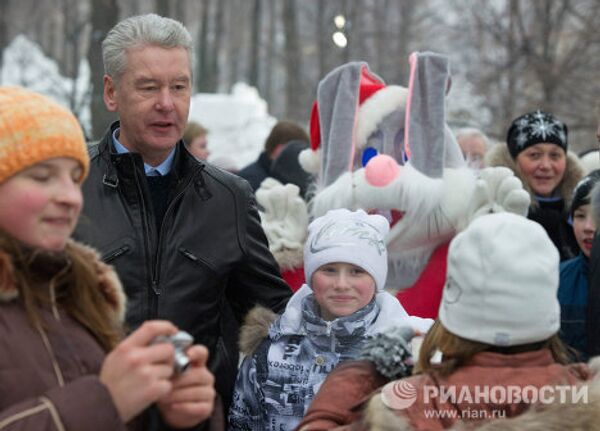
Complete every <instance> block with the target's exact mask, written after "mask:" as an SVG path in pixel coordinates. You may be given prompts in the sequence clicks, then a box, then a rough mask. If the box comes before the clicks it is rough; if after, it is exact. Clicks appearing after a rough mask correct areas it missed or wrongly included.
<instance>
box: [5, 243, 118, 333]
mask: <svg viewBox="0 0 600 431" xmlns="http://www.w3.org/2000/svg"><path fill="white" fill-rule="evenodd" d="M2 240H3V239H2V237H1V236H0V303H2V302H9V301H13V300H15V299H16V298H17V297H18V296H19V291H18V289H17V286H16V282H15V273H14V271H15V268H14V265H13V259H12V257H11V256H10V254H9V253H8V252H7V251H6V249H5V248H4V247H2ZM65 250H66V252H67V254H70V255H77V256H80V257H81V260H83V261H86V262H93V266H94V268H95V269H96V274H97V277H98V288H99V289H100V291H101V292H102V294H103V295H104V297H105V298H106V301H107V303H108V304H109V306H110V307H109V308H110V309H111V310H112V311H113V312H114V314H113V316H110V317H111V318H115V319H117V320H118V321H119V322H123V320H124V317H125V303H126V299H125V293H124V292H123V287H122V285H121V282H120V280H119V277H118V276H117V273H116V272H115V271H114V270H113V268H112V267H111V266H109V265H107V264H105V263H104V262H102V261H101V260H100V256H99V254H98V252H97V251H96V250H94V249H92V248H91V247H88V246H86V245H83V244H81V243H78V242H76V241H73V240H69V242H68V243H67V246H66V249H65Z"/></svg>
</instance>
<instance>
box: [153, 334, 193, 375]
mask: <svg viewBox="0 0 600 431" xmlns="http://www.w3.org/2000/svg"><path fill="white" fill-rule="evenodd" d="M158 343H171V344H172V345H173V347H174V348H175V355H174V358H173V371H174V372H175V374H181V373H183V372H184V371H185V370H187V368H188V367H189V365H190V359H189V358H188V356H187V355H186V354H185V351H186V350H187V348H188V347H190V346H191V345H192V344H193V343H194V337H192V336H191V335H190V334H188V333H187V332H185V331H179V332H177V333H176V334H174V335H159V336H158V337H156V338H155V339H154V341H153V342H152V344H158Z"/></svg>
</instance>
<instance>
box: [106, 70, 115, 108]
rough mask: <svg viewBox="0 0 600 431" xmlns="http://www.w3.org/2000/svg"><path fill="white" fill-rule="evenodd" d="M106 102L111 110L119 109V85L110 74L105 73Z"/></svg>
mask: <svg viewBox="0 0 600 431" xmlns="http://www.w3.org/2000/svg"><path fill="white" fill-rule="evenodd" d="M104 104H105V105H106V109H108V110H109V111H110V112H115V111H116V110H117V107H118V104H117V86H116V84H115V82H114V80H113V79H112V78H111V77H110V76H108V75H104Z"/></svg>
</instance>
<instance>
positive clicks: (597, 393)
mask: <svg viewBox="0 0 600 431" xmlns="http://www.w3.org/2000/svg"><path fill="white" fill-rule="evenodd" d="M589 366H590V369H591V370H592V371H593V372H594V373H595V377H594V378H593V379H592V380H590V381H588V382H585V383H582V384H581V385H586V386H587V387H588V399H587V402H581V403H563V404H561V403H559V402H555V403H553V404H549V405H539V406H536V407H534V408H531V409H530V410H528V411H527V412H525V413H523V414H521V415H519V416H516V417H513V418H508V419H500V420H492V421H489V422H484V423H482V424H480V426H473V423H457V424H456V425H455V426H454V427H452V428H451V430H454V431H464V430H473V429H477V430H480V431H492V430H494V431H529V430H531V431H533V430H541V429H543V430H549V431H562V430H567V429H568V430H574V431H587V430H592V429H597V428H598V424H600V374H599V373H598V370H599V369H600V357H596V358H594V359H592V360H591V361H590V362H589ZM557 401H558V400H557ZM364 421H365V423H366V425H367V429H369V430H371V431H400V430H414V428H413V427H412V426H411V424H410V423H409V421H408V420H407V418H405V417H403V416H400V415H395V414H394V412H393V410H391V409H389V408H388V407H386V405H385V404H384V403H383V401H382V399H381V395H380V394H377V395H374V396H373V397H372V398H371V400H370V401H369V403H368V405H367V407H366V410H365V416H364Z"/></svg>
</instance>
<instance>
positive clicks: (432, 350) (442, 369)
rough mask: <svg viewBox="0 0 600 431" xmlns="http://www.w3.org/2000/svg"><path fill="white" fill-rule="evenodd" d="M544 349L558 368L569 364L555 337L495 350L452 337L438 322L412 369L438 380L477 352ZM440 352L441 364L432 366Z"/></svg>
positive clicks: (424, 340)
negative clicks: (435, 377)
mask: <svg viewBox="0 0 600 431" xmlns="http://www.w3.org/2000/svg"><path fill="white" fill-rule="evenodd" d="M544 348H547V349H549V350H550V352H551V353H552V357H553V358H554V360H555V361H556V362H557V363H559V364H567V363H569V355H568V353H567V350H566V348H565V345H564V344H563V343H562V341H561V340H560V338H559V337H558V334H555V335H553V336H552V337H550V338H548V339H547V340H543V341H540V342H537V343H531V344H523V345H519V346H511V347H498V346H494V345H492V344H486V343H480V342H478V341H471V340H467V339H465V338H462V337H459V336H458V335H454V334H453V333H452V332H450V331H448V330H447V329H446V328H445V327H444V326H443V325H442V324H441V322H440V321H439V320H436V321H435V323H434V324H433V326H432V327H431V329H430V330H429V332H427V335H426V336H425V338H424V339H423V343H422V344H421V350H420V351H419V360H418V362H417V364H416V365H415V368H414V373H415V374H420V373H433V374H436V375H439V376H441V377H445V376H448V375H450V374H452V373H453V372H454V371H456V369H457V368H459V367H461V366H462V365H464V364H465V362H467V361H468V360H469V359H471V357H473V356H474V355H475V354H477V353H480V352H487V351H489V352H497V353H504V354H515V353H521V352H528V351H534V350H540V349H544ZM437 351H439V352H441V354H442V360H441V362H440V363H437V364H433V363H431V359H432V358H433V356H434V355H435V354H436V352H437Z"/></svg>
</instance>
